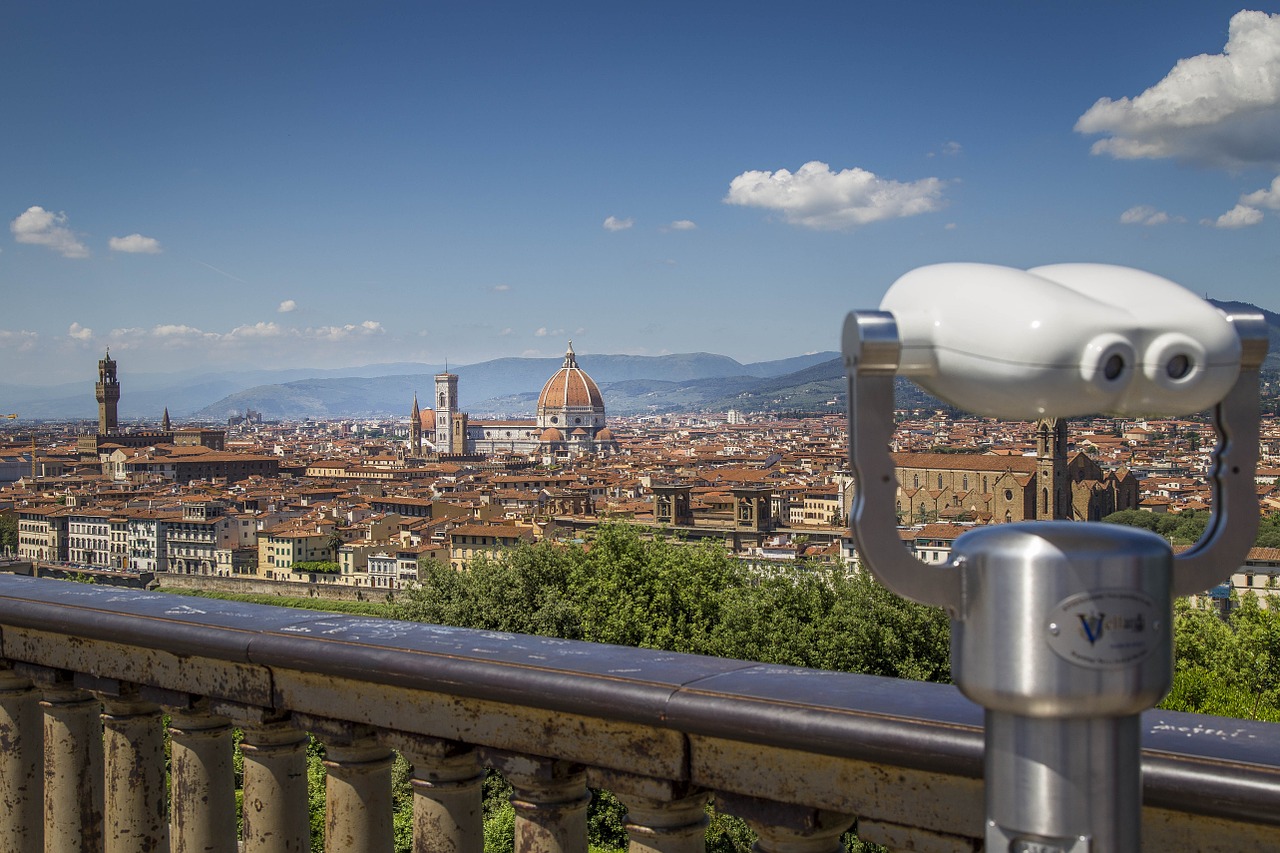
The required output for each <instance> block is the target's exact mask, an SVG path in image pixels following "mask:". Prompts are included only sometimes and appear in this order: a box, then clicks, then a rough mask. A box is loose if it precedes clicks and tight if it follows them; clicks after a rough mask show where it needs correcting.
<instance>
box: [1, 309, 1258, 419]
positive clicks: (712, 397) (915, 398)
mask: <svg viewBox="0 0 1280 853" xmlns="http://www.w3.org/2000/svg"><path fill="white" fill-rule="evenodd" d="M1209 301H1210V302H1211V303H1212V304H1214V305H1216V306H1217V307H1219V308H1221V309H1222V310H1225V311H1251V312H1257V313H1260V314H1261V315H1262V316H1263V317H1264V318H1265V319H1266V322H1267V324H1268V329H1269V332H1270V340H1271V348H1270V352H1269V353H1268V355H1267V360H1266V363H1265V367H1266V368H1268V369H1271V370H1280V314H1276V313H1275V312H1272V311H1267V310H1265V309H1262V308H1258V307H1257V306H1255V305H1251V304H1249V303H1246V302H1234V301H1225V300H1217V299H1210V300H1209ZM578 361H579V363H580V364H581V365H582V366H583V368H584V369H585V370H586V371H587V372H588V373H589V374H591V377H592V378H593V379H595V380H596V382H597V384H599V385H600V388H601V390H602V392H604V394H605V401H606V404H607V406H608V410H609V411H610V412H612V413H614V414H643V413H646V412H671V411H680V410H684V411H726V410H728V409H741V410H744V411H809V412H813V411H831V410H843V407H844V393H845V389H844V368H843V366H842V365H841V362H840V359H839V357H838V354H837V353H834V352H829V351H828V352H819V353H809V354H806V355H801V356H795V357H793V358H784V359H778V360H775V361H762V362H753V363H750V364H742V363H740V362H738V361H736V360H734V359H732V358H729V357H728V356H723V355H716V354H714V353H681V354H675V355H664V356H631V355H580V356H579V357H578ZM560 363H561V359H560V358H500V359H494V360H492V361H486V362H480V363H478V364H469V365H458V366H455V365H450V370H451V371H452V372H454V373H457V374H458V376H459V389H458V390H459V396H460V398H461V399H460V400H459V402H460V404H461V407H462V408H463V409H464V410H465V411H468V412H470V413H471V414H472V415H473V416H477V417H489V416H531V415H532V414H533V412H534V407H535V405H536V403H537V396H538V392H539V391H540V390H541V389H542V385H543V383H544V382H545V381H546V380H547V378H548V377H549V376H551V374H552V373H554V372H555V370H556V369H557V368H559V366H560ZM443 368H444V366H443V365H435V364H420V363H394V364H374V365H364V366H360V367H348V368H342V369H337V370H303V369H293V370H254V371H233V372H227V373H210V372H200V371H188V372H186V373H177V374H147V373H132V372H125V373H122V375H121V381H122V385H123V394H122V395H121V399H120V416H121V418H122V419H125V420H130V419H135V418H150V419H155V420H159V417H160V413H161V412H163V411H164V409H165V408H166V407H167V408H168V409H169V412H170V414H171V415H172V416H173V417H174V418H177V419H197V420H205V421H213V422H219V421H225V420H226V419H227V418H228V417H229V416H231V415H235V414H243V413H244V411H245V410H246V409H254V410H255V411H260V412H262V413H263V414H264V415H265V416H266V417H267V418H269V419H272V420H290V419H299V418H305V417H314V418H331V417H356V416H372V415H404V414H407V413H408V408H409V403H410V402H411V401H412V399H413V395H414V394H415V393H416V394H417V395H418V398H419V400H420V402H421V403H422V405H424V406H427V405H430V400H431V396H432V393H433V391H434V388H435V378H434V377H435V374H436V373H439V372H440V371H441V370H443ZM93 378H94V377H93V375H92V372H90V375H88V376H86V377H85V380H84V381H83V382H73V383H65V384H60V385H54V386H46V387H33V386H21V385H12V384H4V383H0V400H4V401H5V402H4V406H5V408H4V411H13V412H19V413H20V414H21V416H22V417H23V418H46V419H72V418H90V419H92V418H96V417H97V405H96V403H95V402H94V398H93ZM897 394H898V397H897V399H898V403H899V405H903V406H910V407H919V408H929V407H933V406H938V405H940V404H938V403H937V401H936V400H933V398H931V397H929V396H928V395H926V394H924V393H923V392H920V391H919V389H916V388H915V386H914V385H911V384H910V383H906V382H902V383H899V385H898V392H897Z"/></svg>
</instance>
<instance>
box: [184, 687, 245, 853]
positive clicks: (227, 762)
mask: <svg viewBox="0 0 1280 853" xmlns="http://www.w3.org/2000/svg"><path fill="white" fill-rule="evenodd" d="M169 711H170V714H171V715H172V716H171V718H170V720H169V739H170V753H169V754H170V760H169V766H170V771H169V773H170V786H171V788H172V800H173V810H172V811H173V814H172V816H171V823H170V832H171V834H170V838H171V839H172V845H173V853H236V823H235V813H236V800H235V774H234V768H233V767H232V741H231V723H230V721H228V720H227V718H226V717H222V716H219V715H216V714H213V713H211V712H210V711H209V703H208V700H205V699H198V698H195V697H192V701H189V702H186V703H184V704H182V705H179V706H173V707H171V708H170V709H169Z"/></svg>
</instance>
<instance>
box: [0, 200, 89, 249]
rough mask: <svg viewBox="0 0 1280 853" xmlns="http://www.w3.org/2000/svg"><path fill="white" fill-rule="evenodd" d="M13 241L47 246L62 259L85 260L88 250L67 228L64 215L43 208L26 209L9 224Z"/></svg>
mask: <svg viewBox="0 0 1280 853" xmlns="http://www.w3.org/2000/svg"><path fill="white" fill-rule="evenodd" d="M9 230H10V231H12V232H13V239H15V240H17V241H18V242H19V243H30V244H32V245H35V246H48V247H49V248H50V249H53V250H54V251H55V252H57V253H58V254H60V255H62V256H63V257H64V258H87V257H89V249H88V247H87V246H85V245H84V244H83V243H81V242H80V240H79V239H77V238H76V235H75V234H73V233H72V232H71V229H70V228H68V227H67V215H66V214H65V213H52V212H50V211H48V210H45V209H44V208H43V207H39V206H33V207H28V208H27V209H26V210H25V211H23V212H22V213H21V214H19V215H18V217H17V218H16V219H14V220H13V221H12V222H10V223H9Z"/></svg>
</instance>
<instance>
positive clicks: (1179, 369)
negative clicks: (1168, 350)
mask: <svg viewBox="0 0 1280 853" xmlns="http://www.w3.org/2000/svg"><path fill="white" fill-rule="evenodd" d="M1164 372H1165V373H1166V374H1168V376H1169V378H1170V379H1175V380H1176V379H1182V378H1184V377H1186V375H1187V374H1188V373H1190V372H1191V358H1190V357H1189V356H1186V355H1182V354H1179V355H1175V356H1174V357H1173V358H1171V359H1169V362H1168V363H1167V364H1166V365H1165V366H1164Z"/></svg>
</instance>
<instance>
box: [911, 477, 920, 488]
mask: <svg viewBox="0 0 1280 853" xmlns="http://www.w3.org/2000/svg"><path fill="white" fill-rule="evenodd" d="M911 488H913V489H918V488H920V475H919V474H912V475H911Z"/></svg>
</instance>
